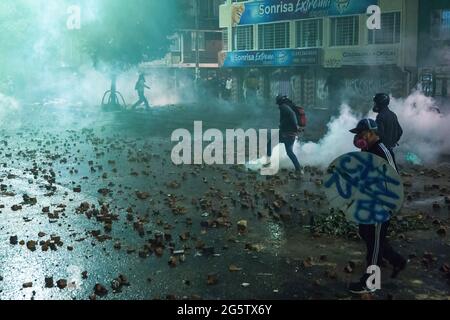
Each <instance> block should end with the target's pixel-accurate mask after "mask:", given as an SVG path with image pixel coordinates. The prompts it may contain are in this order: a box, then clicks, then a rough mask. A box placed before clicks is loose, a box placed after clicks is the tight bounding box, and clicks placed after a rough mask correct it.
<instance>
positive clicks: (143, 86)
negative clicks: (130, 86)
mask: <svg viewBox="0 0 450 320" xmlns="http://www.w3.org/2000/svg"><path fill="white" fill-rule="evenodd" d="M146 88H147V89H150V87H149V86H147V85H146V84H145V76H144V74H142V73H141V74H140V75H139V79H138V81H137V82H136V85H135V87H134V89H135V90H136V91H137V93H138V96H139V100H138V102H136V103H135V104H134V105H133V107H132V109H135V108H136V107H137V106H140V105H141V104H142V103H144V104H145V107H146V108H147V109H150V105H149V104H148V100H147V98H146V97H145V93H144V91H145V89H146Z"/></svg>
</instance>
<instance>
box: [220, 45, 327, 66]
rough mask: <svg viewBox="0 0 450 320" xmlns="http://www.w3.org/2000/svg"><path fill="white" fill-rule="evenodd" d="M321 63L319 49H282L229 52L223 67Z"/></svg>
mask: <svg viewBox="0 0 450 320" xmlns="http://www.w3.org/2000/svg"><path fill="white" fill-rule="evenodd" d="M317 64H319V49H280V50H260V51H236V52H227V53H226V56H225V57H224V61H223V67H225V68H239V67H264V66H266V67H290V66H310V65H317Z"/></svg>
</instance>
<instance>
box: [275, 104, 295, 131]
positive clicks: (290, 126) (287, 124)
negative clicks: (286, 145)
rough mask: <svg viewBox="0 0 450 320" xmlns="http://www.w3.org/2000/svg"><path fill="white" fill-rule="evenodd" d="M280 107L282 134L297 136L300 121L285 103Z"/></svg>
mask: <svg viewBox="0 0 450 320" xmlns="http://www.w3.org/2000/svg"><path fill="white" fill-rule="evenodd" d="M279 107H280V134H295V133H297V132H298V120H297V115H296V114H295V112H294V110H292V108H291V107H290V106H289V105H288V104H286V103H284V104H282V105H280V106H279Z"/></svg>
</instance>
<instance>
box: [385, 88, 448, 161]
mask: <svg viewBox="0 0 450 320" xmlns="http://www.w3.org/2000/svg"><path fill="white" fill-rule="evenodd" d="M391 109H392V110H393V111H394V112H395V113H396V114H397V116H398V118H399V122H400V124H401V125H402V127H403V131H404V134H403V137H402V139H401V140H400V143H399V144H400V147H399V148H398V152H397V153H398V158H399V159H398V160H399V161H400V162H402V161H404V159H405V156H406V155H407V154H408V153H413V154H415V155H417V156H418V157H419V158H420V160H421V161H422V162H423V163H425V164H432V163H436V162H437V161H439V158H440V156H441V155H450V141H449V139H448V138H449V136H450V114H444V113H439V112H437V111H436V110H439V106H438V104H437V102H436V101H435V100H434V99H433V98H430V97H426V96H424V95H423V94H422V93H420V92H419V91H416V92H414V93H412V94H411V95H410V96H409V97H407V98H406V99H392V102H391Z"/></svg>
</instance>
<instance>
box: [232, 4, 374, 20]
mask: <svg viewBox="0 0 450 320" xmlns="http://www.w3.org/2000/svg"><path fill="white" fill-rule="evenodd" d="M377 4H378V0H259V1H252V2H240V3H234V4H233V6H232V14H231V16H232V24H233V26H237V25H249V24H258V23H267V22H273V21H282V20H295V19H305V18H313V17H326V16H340V15H351V14H363V13H366V11H367V8H368V7H369V6H371V5H377Z"/></svg>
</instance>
